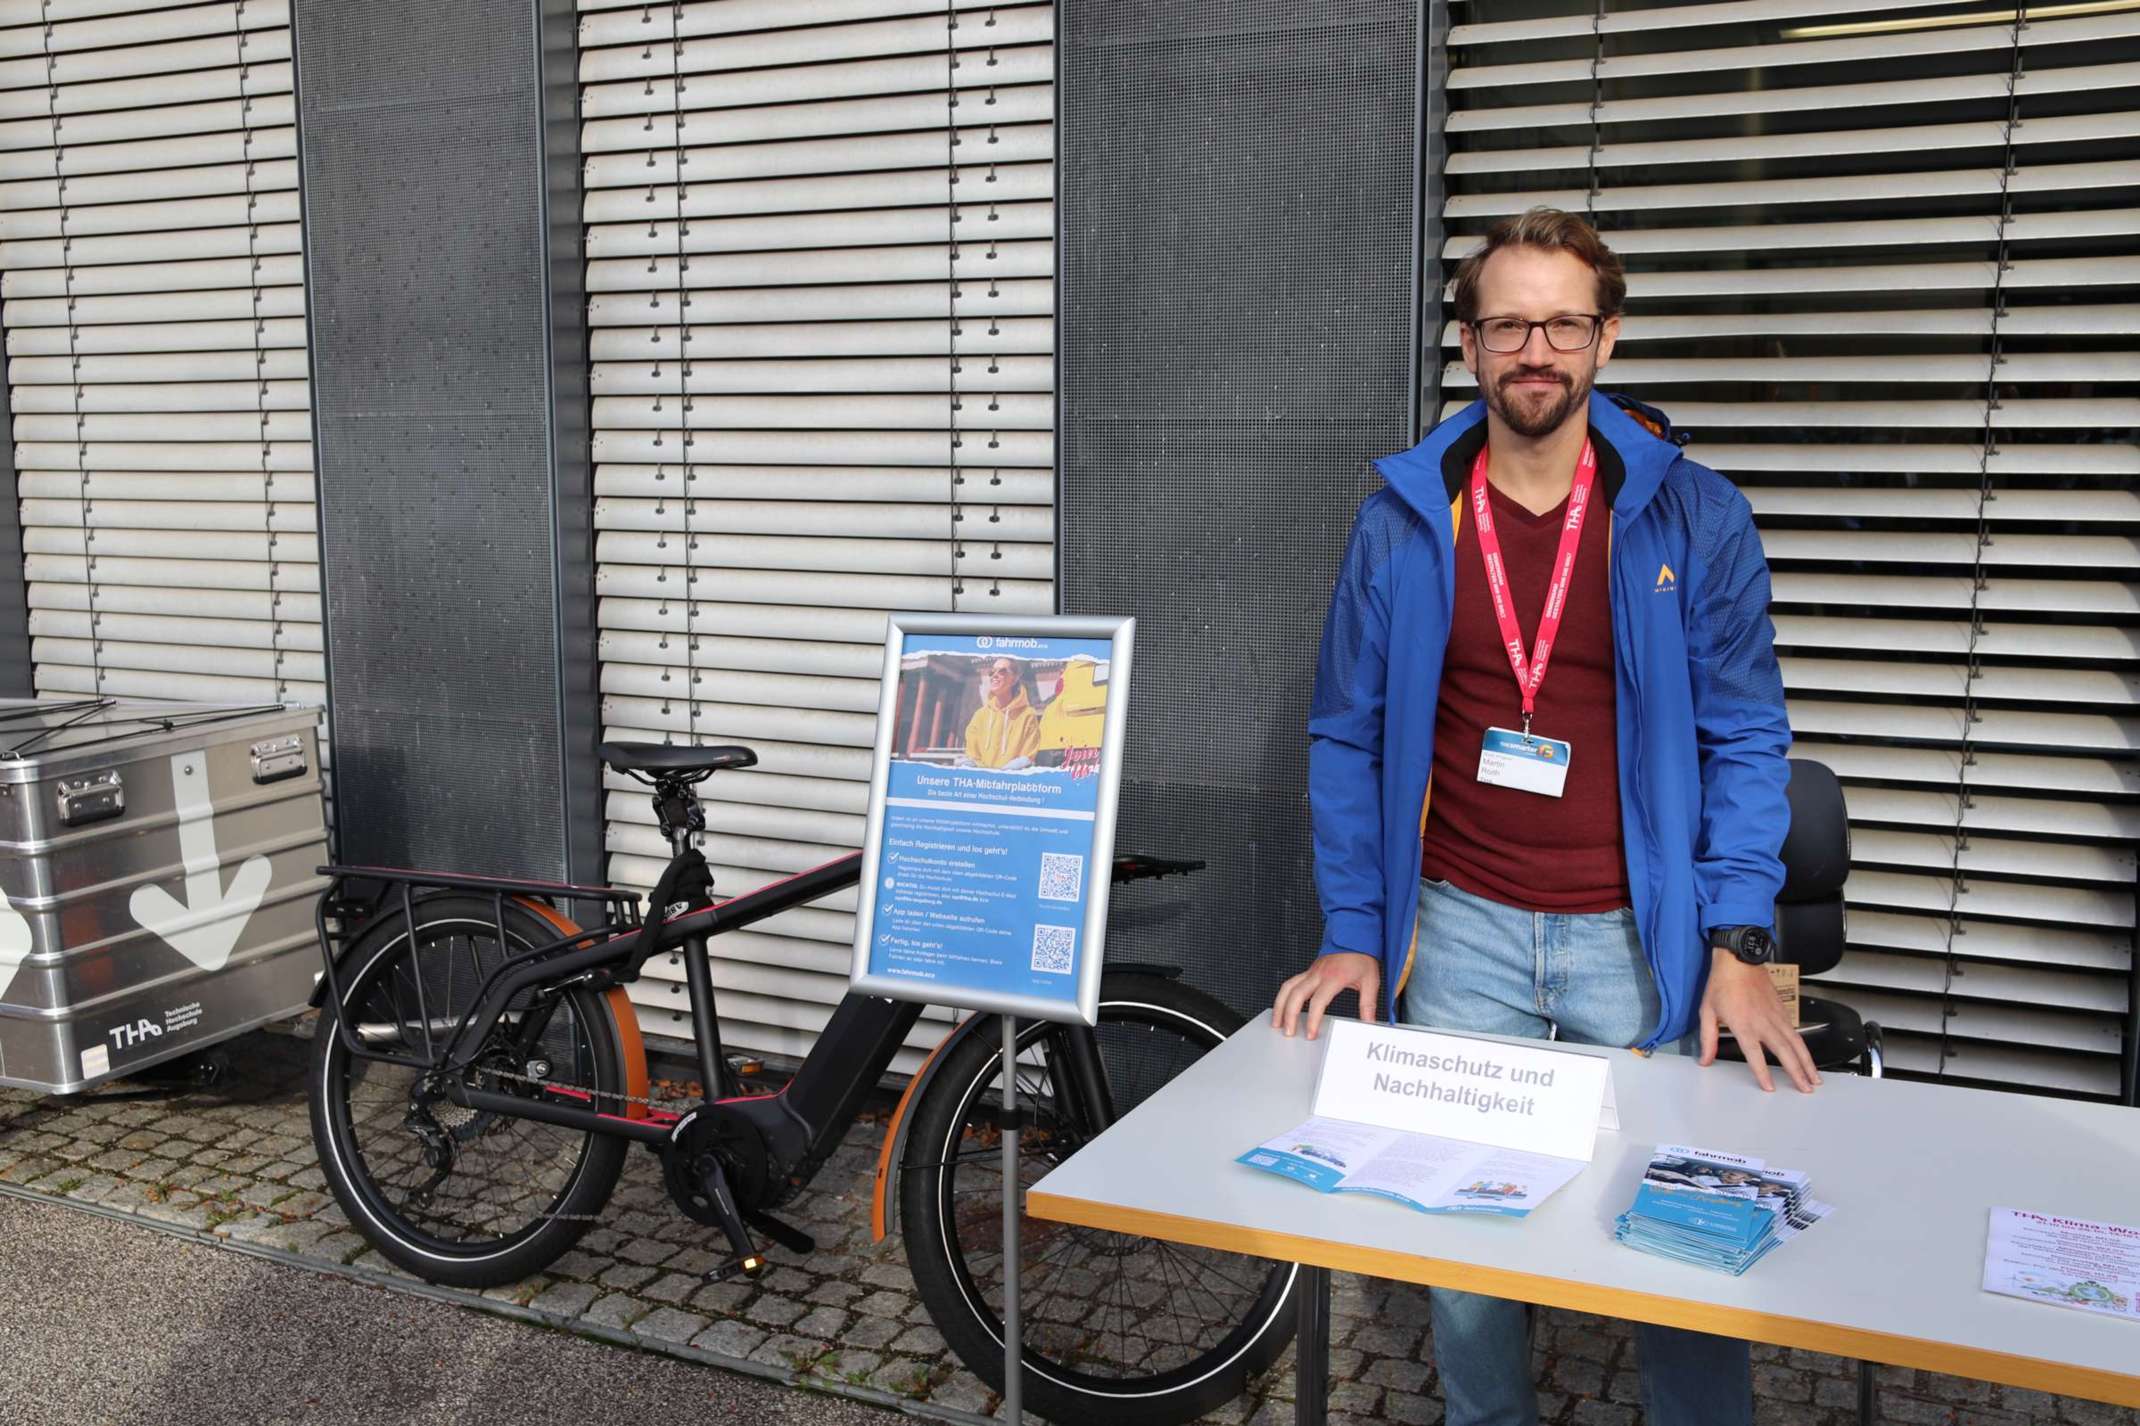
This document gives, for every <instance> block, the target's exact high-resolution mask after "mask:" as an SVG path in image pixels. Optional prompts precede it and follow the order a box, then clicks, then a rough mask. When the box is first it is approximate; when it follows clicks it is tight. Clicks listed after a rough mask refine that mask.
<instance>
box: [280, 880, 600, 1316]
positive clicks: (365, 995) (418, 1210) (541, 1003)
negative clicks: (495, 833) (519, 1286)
mask: <svg viewBox="0 0 2140 1426" xmlns="http://www.w3.org/2000/svg"><path fill="white" fill-rule="evenodd" d="M415 920H416V928H415V934H414V935H413V936H412V935H411V934H410V933H409V929H408V925H407V923H406V922H405V921H404V920H403V919H402V917H401V916H400V915H398V914H395V915H392V916H390V917H387V918H385V919H384V920H382V921H380V922H377V923H375V924H374V925H372V926H371V927H369V928H367V929H366V930H365V931H364V932H363V933H362V934H361V935H360V936H358V938H357V940H356V942H355V944H354V945H353V946H352V947H351V949H350V950H349V952H348V953H347V955H346V956H345V957H344V960H343V963H342V965H341V966H340V967H338V973H337V978H338V979H339V980H340V981H341V987H342V993H343V995H344V997H345V999H346V1003H347V1005H348V1007H349V1013H350V1021H351V1025H352V1028H354V1029H355V1031H356V1034H357V1038H358V1039H359V1040H360V1041H361V1042H362V1043H363V1044H364V1046H365V1047H366V1048H367V1049H371V1050H378V1051H384V1052H388V1053H392V1054H395V1055H399V1056H406V1057H410V1058H413V1059H416V1060H418V1061H422V1062H425V1063H431V1062H433V1061H434V1060H435V1059H436V1058H437V1057H440V1056H442V1055H443V1052H444V1049H445V1045H446V1041H447V1040H448V1038H450V1036H451V1035H452V1033H453V1028H454V1026H455V1025H457V1024H458V1023H459V1021H460V1017H461V1016H462V1015H463V1014H464V1013H465V1012H466V1011H467V1010H468V1009H469V1008H470V1007H471V1006H472V1005H473V1004H474V1003H475V1002H476V999H477V997H478V995H479V994H480V992H481V990H482V987H483V983H484V980H485V978H486V977H487V976H488V975H489V974H490V972H491V971H492V970H494V969H495V968H496V967H497V966H498V965H499V963H500V962H502V961H503V960H504V959H505V957H506V956H508V955H511V954H518V953H520V952H522V951H526V950H528V949H531V948H532V947H534V946H538V945H542V944H545V943H546V942H549V941H553V940H555V939H556V938H557V937H556V932H555V931H554V929H553V928H552V927H550V926H549V925H548V924H547V923H545V922H543V921H541V920H539V919H537V918H536V917H535V916H534V915H533V914H532V913H531V912H529V911H528V910H526V909H525V908H523V907H519V906H516V905H513V904H510V903H508V905H507V907H506V912H505V922H504V927H505V942H504V944H502V945H501V943H500V941H499V935H498V930H499V923H498V919H497V914H496V911H495V909H494V906H493V903H492V902H491V900H490V899H489V898H488V897H476V896H459V895H445V896H432V897H427V898H425V899H423V900H420V901H418V902H417V903H416V905H415ZM337 1019H338V1015H337V1009H336V1007H335V1006H333V1005H331V1004H330V1005H328V1006H326V1007H325V1008H324V1009H322V1010H321V1012H320V1024H319V1029H318V1031H317V1033H316V1035H315V1037H314V1040H313V1056H312V1070H311V1077H310V1081H309V1091H310V1099H311V1109H312V1137H313V1142H314V1144H315V1146H316V1147H317V1148H318V1150H319V1157H320V1168H321V1170H322V1171H323V1172H324V1174H325V1175H326V1178H327V1183H328V1185H329V1187H330V1188H331V1189H332V1190H333V1192H334V1196H335V1199H336V1201H337V1202H339V1203H340V1204H341V1206H342V1211H343V1212H344V1213H346V1214H347V1215H348V1216H349V1221H350V1222H351V1223H352V1224H354V1225H355V1226H356V1227H357V1229H358V1231H360V1232H361V1233H363V1234H364V1236H365V1237H366V1238H367V1239H369V1240H370V1241H371V1243H372V1245H373V1246H374V1247H376V1248H378V1250H379V1251H380V1253H381V1254H382V1255H383V1256H385V1257H386V1258H387V1259H388V1260H390V1261H391V1262H393V1263H395V1264H397V1265H398V1266H400V1267H402V1268H404V1269H406V1270H407V1271H409V1272H412V1273H414V1274H416V1275H417V1276H418V1277H422V1278H425V1279H428V1280H430V1281H432V1282H439V1283H447V1284H450V1285H452V1286H455V1287H467V1288H483V1287H496V1286H498V1285H500V1284H502V1283H508V1282H514V1281H517V1280H519V1279H520V1278H523V1277H526V1276H527V1275H528V1274H530V1273H533V1272H536V1271H538V1270H540V1269H541V1268H543V1267H546V1266H548V1265H549V1264H550V1263H551V1262H553V1261H555V1260H556V1259H557V1258H558V1257H559V1256H560V1255H562V1254H563V1253H564V1252H565V1250H566V1249H568V1248H570V1247H571V1246H572V1245H573V1244H574V1243H575V1242H577V1241H578V1240H579V1237H580V1235H581V1234H582V1233H585V1232H586V1231H587V1229H588V1228H589V1227H590V1226H591V1225H592V1223H593V1221H594V1219H595V1217H596V1216H597V1215H598V1214H599V1213H600V1212H601V1209H602V1205H603V1204H604V1203H606V1202H608V1200H609V1195H610V1193H611V1191H612V1190H613V1189H614V1188H615V1187H616V1182H617V1174H618V1171H619V1170H620V1169H621V1168H622V1166H623V1163H624V1156H625V1150H626V1147H627V1145H626V1143H625V1141H624V1140H623V1139H620V1138H614V1137H611V1136H609V1135H603V1134H593V1133H588V1132H586V1131H584V1130H579V1129H571V1128H567V1127H565V1126H563V1125H557V1124H545V1123H538V1122H536V1121H534V1120H531V1119H519V1118H515V1117H513V1116H511V1115H505V1114H496V1113H491V1112H488V1111H477V1110H473V1109H467V1108H463V1107H461V1106H459V1105H456V1104H454V1103H452V1102H451V1101H450V1100H447V1099H442V1098H440V1097H439V1096H438V1095H436V1094H435V1093H429V1092H424V1082H425V1080H426V1079H427V1078H433V1076H428V1075H427V1074H426V1073H425V1072H424V1071H420V1070H417V1069H414V1068H410V1067H408V1066H404V1065H400V1064H385V1063H381V1062H379V1061H376V1060H370V1059H364V1058H361V1057H359V1056H356V1055H353V1054H351V1053H350V1052H349V1050H348V1048H347V1046H345V1045H344V1044H343V1041H342V1036H341V1034H340V1033H339V1031H338V1028H337V1024H336V1021H337ZM454 1077H456V1078H457V1079H458V1080H459V1082H460V1083H462V1084H464V1085H466V1086H468V1087H471V1088H477V1089H483V1090H489V1091H492V1092H494V1093H503V1094H512V1095H519V1096H523V1097H528V1098H535V1097H538V1096H540V1097H543V1098H546V1099H550V1100H552V1101H558V1100H564V1101H570V1102H573V1103H584V1104H588V1105H593V1104H596V1103H598V1102H600V1100H601V1099H602V1098H603V1097H605V1096H609V1095H614V1094H617V1093H620V1092H622V1091H623V1090H624V1086H625V1083H626V1080H625V1067H624V1063H623V1058H622V1055H621V1053H620V1051H619V1049H618V1044H617V1035H616V1031H615V1028H614V1026H613V1025H612V1024H611V1023H610V1013H609V1007H608V1005H607V1004H606V1003H605V1002H604V1001H603V1000H602V999H601V998H600V997H599V996H596V995H594V994H591V993H590V992H588V991H586V990H584V989H572V990H567V991H563V992H560V993H555V994H552V995H550V996H544V997H538V996H537V994H536V993H535V992H526V993H523V994H522V995H521V996H520V997H518V998H517V999H515V1000H514V1001H513V1002H512V1004H511V1005H510V1006H509V1007H508V1009H507V1011H506V1014H505V1016H504V1017H503V1018H502V1019H501V1021H500V1023H499V1025H498V1027H497V1029H496V1030H495V1031H494V1032H493V1033H492V1034H491V1036H490V1037H489V1039H488V1041H487V1042H486V1043H485V1044H483V1045H482V1046H481V1047H480V1048H479V1049H478V1050H477V1051H476V1053H475V1055H474V1057H473V1059H472V1061H471V1062H470V1063H469V1064H468V1065H467V1066H466V1067H465V1068H463V1069H460V1070H458V1071H455V1072H454Z"/></svg>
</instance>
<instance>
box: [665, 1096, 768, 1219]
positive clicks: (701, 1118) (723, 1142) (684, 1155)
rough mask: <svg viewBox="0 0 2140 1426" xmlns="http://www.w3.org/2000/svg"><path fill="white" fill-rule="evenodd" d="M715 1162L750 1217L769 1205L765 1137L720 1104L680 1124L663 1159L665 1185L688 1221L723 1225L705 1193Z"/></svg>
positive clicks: (705, 1107) (705, 1106)
mask: <svg viewBox="0 0 2140 1426" xmlns="http://www.w3.org/2000/svg"><path fill="white" fill-rule="evenodd" d="M716 1163H718V1164H719V1165H720V1166H721V1171H722V1172H723V1173H724V1174H726V1175H727V1178H728V1187H729V1191H730V1192H731V1193H733V1194H734V1195H735V1199H736V1206H737V1207H738V1208H740V1209H742V1210H743V1211H744V1212H745V1213H751V1212H755V1211H759V1210H762V1209H764V1208H765V1207H766V1206H767V1201H768V1190H769V1189H770V1187H771V1173H770V1167H771V1166H770V1164H769V1162H768V1157H767V1154H766V1148H765V1139H764V1136H763V1135H761V1134H760V1133H759V1132H758V1127H757V1126H756V1125H755V1124H752V1123H751V1122H750V1121H749V1120H747V1119H745V1118H743V1117H742V1116H740V1115H737V1114H735V1113H732V1112H730V1111H728V1110H725V1109H723V1108H722V1107H721V1106H720V1105H718V1104H701V1105H699V1106H698V1107H697V1108H696V1109H693V1110H692V1111H691V1112H690V1113H688V1114H686V1115H685V1116H684V1117H683V1118H682V1119H681V1120H680V1121H678V1123H677V1125H676V1128H675V1129H674V1130H672V1131H671V1132H670V1135H669V1145H668V1147H667V1148H666V1149H664V1150H663V1151H662V1155H661V1176H662V1182H663V1183H664V1184H665V1185H667V1187H668V1190H669V1197H670V1198H671V1199H673V1200H674V1201H675V1203H676V1207H677V1209H678V1210H679V1211H680V1212H682V1213H683V1214H684V1216H685V1217H687V1218H690V1219H691V1220H692V1221H693V1222H697V1223H704V1224H706V1225H708V1226H710V1227H718V1226H720V1220H719V1219H718V1218H717V1217H716V1216H715V1215H714V1212H713V1208H712V1205H711V1204H710V1203H709V1202H708V1201H707V1198H706V1189H705V1184H706V1178H707V1175H708V1173H709V1172H710V1170H711V1167H712V1165H714V1164H716Z"/></svg>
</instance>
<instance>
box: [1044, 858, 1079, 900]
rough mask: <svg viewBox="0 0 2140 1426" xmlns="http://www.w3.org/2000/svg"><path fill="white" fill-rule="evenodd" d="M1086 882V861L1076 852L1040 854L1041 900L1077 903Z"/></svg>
mask: <svg viewBox="0 0 2140 1426" xmlns="http://www.w3.org/2000/svg"><path fill="white" fill-rule="evenodd" d="M1084 882H1085V859H1084V857H1082V856H1080V855H1078V854H1077V853H1076V852H1042V853H1041V854H1040V899H1041V900H1042V901H1075V900H1077V894H1078V888H1079V887H1081V886H1083V885H1084Z"/></svg>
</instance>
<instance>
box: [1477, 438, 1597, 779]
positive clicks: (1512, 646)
mask: <svg viewBox="0 0 2140 1426" xmlns="http://www.w3.org/2000/svg"><path fill="white" fill-rule="evenodd" d="M1597 473H1598V456H1597V452H1596V451H1595V450H1594V449H1592V448H1591V444H1590V442H1589V441H1587V440H1586V441H1584V442H1583V454H1582V458H1581V459H1579V460H1577V461H1576V463H1575V483H1574V484H1573V485H1571V486H1570V487H1569V488H1568V515H1567V518H1566V519H1565V520H1563V521H1562V522H1561V527H1560V549H1559V551H1558V552H1557V553H1555V554H1554V556H1553V582H1552V584H1551V585H1550V586H1548V587H1547V589H1546V607H1545V611H1544V612H1543V613H1541V614H1540V615H1539V616H1538V642H1537V643H1536V644H1535V645H1533V646H1532V648H1531V656H1530V657H1529V658H1525V657H1524V656H1523V629H1522V627H1521V626H1520V625H1518V624H1517V623H1516V603H1515V600H1514V599H1513V598H1511V597H1510V595H1509V590H1508V570H1507V568H1506V567H1505V566H1504V564H1503V563H1502V559H1501V537H1500V536H1499V535H1497V534H1495V533H1494V511H1493V502H1492V501H1491V500H1489V499H1488V498H1487V495H1486V451H1485V449H1484V448H1483V447H1482V448H1481V449H1480V451H1479V458H1478V459H1477V460H1475V461H1473V462H1472V463H1471V511H1472V518H1474V519H1476V520H1477V521H1478V522H1479V553H1480V554H1481V555H1482V556H1484V558H1485V560H1486V588H1487V590H1488V591H1489V592H1491V593H1492V595H1493V598H1494V618H1496V619H1497V620H1499V621H1500V623H1501V647H1503V648H1504V649H1507V650H1508V666H1509V667H1510V668H1512V669H1514V670H1515V671H1516V687H1517V689H1518V690H1519V691H1521V692H1522V694H1523V732H1524V736H1526V737H1528V736H1530V732H1531V714H1532V713H1534V712H1536V711H1537V708H1538V690H1539V688H1540V687H1542V686H1543V685H1544V684H1545V681H1546V662H1547V660H1549V659H1551V658H1552V656H1553V639H1554V637H1555V636H1556V635H1557V634H1559V633H1560V620H1561V616H1562V615H1563V614H1565V613H1567V612H1568V587H1569V586H1570V585H1571V584H1573V583H1574V582H1575V555H1576V550H1577V549H1578V547H1580V545H1581V544H1582V539H1583V517H1584V515H1586V514H1587V513H1589V508H1590V488H1591V486H1592V485H1593V484H1594V483H1595V482H1596V479H1597Z"/></svg>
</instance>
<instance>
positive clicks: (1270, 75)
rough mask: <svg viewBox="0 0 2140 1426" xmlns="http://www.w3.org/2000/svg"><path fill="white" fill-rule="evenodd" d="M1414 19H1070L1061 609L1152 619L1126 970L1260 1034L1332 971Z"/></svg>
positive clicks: (1409, 356) (1408, 274)
mask: <svg viewBox="0 0 2140 1426" xmlns="http://www.w3.org/2000/svg"><path fill="white" fill-rule="evenodd" d="M1418 10H1419V7H1418V6H1417V5H1416V4H1407V3H1391V0H1351V3H1339V4H1330V5H1321V6H1313V7H1301V6H1298V5H1293V4H1285V3H1278V0H1256V2H1255V3H1239V0H1228V2H1227V3H1213V2H1212V0H1204V2H1203V3H1193V4H1192V3H1183V4H1171V5H1168V6H1166V7H1164V11H1163V13H1156V12H1155V11H1154V9H1153V7H1150V6H1146V5H1139V4H1132V3H1081V4H1074V5H1067V6H1065V7H1064V8H1063V10H1062V12H1061V25H1062V34H1061V40H1060V56H1061V60H1060V74H1059V90H1060V94H1061V100H1060V115H1061V117H1060V124H1061V141H1060V142H1061V148H1060V154H1059V158H1058V162H1059V164H1060V169H1061V210H1062V214H1063V219H1062V234H1061V239H1060V241H1061V244H1062V258H1061V260H1062V272H1063V277H1062V290H1061V293H1060V295H1059V309H1058V310H1059V313H1060V321H1061V324H1062V327H1061V334H1060V345H1059V351H1060V358H1059V360H1060V377H1059V380H1060V389H1061V393H1062V396H1061V401H1062V411H1061V432H1062V441H1063V452H1062V459H1061V469H1062V475H1061V482H1062V485H1061V495H1060V510H1061V535H1060V542H1059V546H1058V548H1059V549H1060V552H1061V554H1060V561H1061V574H1060V581H1061V590H1062V606H1063V609H1064V611H1065V612H1068V613H1079V614H1088V613H1089V614H1103V613H1105V614H1134V615H1135V616H1136V617H1137V620H1138V630H1137V669H1136V678H1135V693H1134V702H1133V705H1132V712H1131V717H1130V733H1129V747H1128V750H1127V751H1128V761H1127V763H1126V765H1125V770H1124V774H1123V784H1122V814H1121V831H1120V833H1119V835H1118V839H1117V840H1118V844H1119V845H1121V846H1124V847H1132V848H1137V849H1142V850H1150V851H1158V852H1166V853H1172V854H1178V855H1184V856H1197V857H1202V858H1205V859H1206V860H1207V861H1208V862H1209V863H1210V866H1209V868H1208V869H1207V870H1205V871H1203V872H1201V873H1198V874H1197V875H1195V876H1193V877H1191V878H1189V879H1188V880H1187V881H1186V882H1167V883H1163V884H1161V885H1159V886H1156V887H1152V886H1140V887H1133V888H1128V889H1126V890H1125V891H1124V892H1123V893H1122V894H1121V895H1120V896H1118V897H1117V898H1116V900H1115V907H1116V911H1115V923H1114V925H1113V927H1112V928H1111V930H1110V933H1109V934H1110V938H1111V939H1110V943H1109V948H1108V949H1109V956H1110V958H1111V959H1115V960H1127V959H1141V960H1160V961H1166V962H1169V963H1172V964H1177V965H1181V966H1183V967H1185V968H1186V969H1187V971H1188V978H1189V979H1190V980H1191V981H1193V982H1194V983H1196V984H1197V985H1199V986H1201V987H1203V988H1205V989H1207V990H1210V991H1212V992H1213V993H1215V994H1217V995H1219V996H1221V997H1222V998H1223V999H1225V1000H1227V1001H1229V1002H1231V1003H1232V1004H1233V1005H1235V1006H1236V1008H1238V1009H1241V1010H1243V1011H1250V1010H1253V1009H1255V1008H1257V1007H1260V1006H1267V1005H1269V1003H1270V999H1271V995H1272V993H1273V991H1274V990H1275V988H1276V986H1277V984H1278V982H1279V981H1280V980H1281V979H1283V978H1284V977H1285V976H1286V975H1289V974H1291V973H1293V972H1294V971H1297V970H1299V969H1300V968H1301V967H1302V966H1303V965H1304V964H1305V963H1306V961H1307V959H1308V958H1309V957H1310V956H1311V955H1312V954H1313V953H1314V950H1315V947H1316V944H1317V942H1318V940H1319V937H1320V929H1321V922H1320V916H1319V913H1318V911H1317V908H1316V902H1315V891H1314V886H1313V881H1312V874H1311V856H1310V843H1309V832H1308V810H1307V791H1306V788H1307V735H1306V731H1305V727H1306V722H1307V704H1308V694H1309V688H1310V684H1311V681H1312V674H1313V666H1314V660H1315V649H1316V643H1317V640H1318V638H1319V636H1320V632H1321V625H1322V616H1323V610H1324V607H1325V605H1326V604H1327V602H1328V599H1329V593H1330V581H1331V577H1332V575H1333V574H1334V573H1335V570H1336V567H1337V560H1338V555H1339V553H1340V552H1341V550H1342V547H1343V543H1344V538H1345V532H1346V530H1347V528H1348V527H1349V525H1350V523H1351V520H1352V515H1353V511H1354V508H1355V507H1356V506H1357V505H1358V503H1359V501H1360V499H1361V498H1362V497H1363V496H1364V495H1365V494H1367V493H1368V492H1369V491H1370V490H1371V489H1373V488H1374V486H1375V484H1376V477H1375V476H1374V475H1373V473H1372V471H1371V470H1369V468H1368V466H1367V462H1368V460H1369V459H1370V458H1372V457H1374V456H1377V455H1382V454H1386V453H1387V452H1390V451H1393V450H1398V449H1401V448H1403V447H1404V446H1405V445H1406V444H1408V442H1409V439H1410V435H1411V429H1412V397H1411V392H1410V384H1411V380H1412V361H1413V353H1414V351H1415V347H1416V340H1417V338H1416V315H1415V314H1416V309H1417V298H1418V294H1417V292H1416V288H1415V282H1414V274H1415V272H1416V271H1417V259H1416V249H1415V241H1416V239H1415V232H1414V229H1415V217H1416V213H1417V197H1418V180H1417V177H1416V151H1417V145H1418V138H1419V115H1418V103H1419V99H1418V91H1419V75H1420V44H1419V34H1420V24H1419V14H1418Z"/></svg>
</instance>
